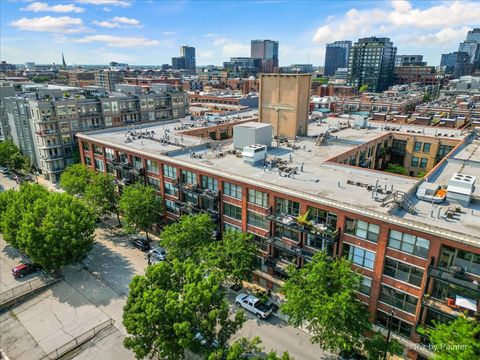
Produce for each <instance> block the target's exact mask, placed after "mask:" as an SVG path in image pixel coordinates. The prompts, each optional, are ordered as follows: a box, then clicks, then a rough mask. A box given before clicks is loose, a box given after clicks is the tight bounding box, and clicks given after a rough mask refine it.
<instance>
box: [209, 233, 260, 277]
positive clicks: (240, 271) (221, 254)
mask: <svg viewBox="0 0 480 360" xmlns="http://www.w3.org/2000/svg"><path fill="white" fill-rule="evenodd" d="M257 252H258V248H257V246H256V245H255V244H254V243H253V236H252V235H251V234H248V233H242V232H239V231H234V230H227V231H226V232H224V234H223V239H222V241H218V242H213V243H211V244H210V246H208V247H207V248H206V249H205V251H204V253H203V255H202V258H204V259H205V261H206V262H207V263H208V264H209V265H210V266H211V267H213V268H217V269H220V270H222V273H223V274H224V275H225V276H226V277H227V279H228V280H231V281H233V282H234V283H235V284H239V283H241V282H242V281H249V280H251V278H252V271H253V270H254V269H255V255H256V254H257Z"/></svg>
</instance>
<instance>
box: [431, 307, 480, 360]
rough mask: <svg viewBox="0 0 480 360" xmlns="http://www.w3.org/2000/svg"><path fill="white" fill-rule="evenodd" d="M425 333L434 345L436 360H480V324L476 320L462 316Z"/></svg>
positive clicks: (437, 323)
mask: <svg viewBox="0 0 480 360" xmlns="http://www.w3.org/2000/svg"><path fill="white" fill-rule="evenodd" d="M423 332H424V333H426V335H427V336H428V338H429V339H430V342H431V343H432V345H433V352H434V354H435V356H434V360H470V359H480V323H479V322H478V321H477V320H475V319H468V318H466V317H465V316H463V315H460V316H458V317H457V318H456V319H455V320H452V321H450V322H449V323H439V322H436V323H435V326H434V328H433V329H428V330H426V329H423Z"/></svg>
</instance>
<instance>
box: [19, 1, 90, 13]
mask: <svg viewBox="0 0 480 360" xmlns="http://www.w3.org/2000/svg"><path fill="white" fill-rule="evenodd" d="M20 10H22V11H33V12H43V11H50V12H56V13H69V12H73V13H83V12H84V11H85V9H84V8H81V7H78V6H75V5H73V4H58V5H52V6H49V5H48V4H47V3H43V2H34V3H31V4H29V5H28V6H26V7H23V8H20Z"/></svg>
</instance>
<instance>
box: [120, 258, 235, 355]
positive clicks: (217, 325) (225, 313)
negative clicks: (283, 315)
mask: <svg viewBox="0 0 480 360" xmlns="http://www.w3.org/2000/svg"><path fill="white" fill-rule="evenodd" d="M243 322H244V315H243V312H237V313H236V314H235V316H234V318H231V317H230V316H229V306H228V302H227V301H226V300H225V297H224V293H223V292H222V290H221V288H220V278H219V277H218V275H217V274H216V273H211V274H210V273H208V270H207V269H206V268H205V267H203V266H199V265H198V264H197V263H195V262H193V261H191V260H190V259H188V260H185V261H183V262H182V261H179V260H177V259H173V260H172V261H170V262H168V263H167V262H161V263H158V264H156V265H153V266H150V267H149V268H148V269H147V272H146V273H145V275H143V276H135V277H134V279H133V281H132V283H131V284H130V292H129V295H128V299H127V304H126V305H125V307H124V313H123V324H124V326H125V328H126V329H127V332H128V334H129V336H128V337H127V338H126V339H125V341H124V344H125V346H126V347H127V348H128V349H131V350H132V351H133V352H134V353H135V355H136V357H137V358H139V359H140V358H143V357H146V356H151V357H153V356H157V357H159V358H167V359H179V358H183V356H184V353H185V351H191V352H193V353H196V354H201V355H202V357H203V358H208V357H209V355H210V354H211V353H214V352H218V351H227V349H228V342H229V340H230V338H231V336H232V335H233V334H235V333H236V332H237V331H238V329H239V328H240V327H241V326H242V324H243ZM222 349H225V350H222Z"/></svg>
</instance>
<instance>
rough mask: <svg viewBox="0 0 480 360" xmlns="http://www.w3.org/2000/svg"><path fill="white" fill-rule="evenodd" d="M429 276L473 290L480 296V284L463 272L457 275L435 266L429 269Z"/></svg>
mask: <svg viewBox="0 0 480 360" xmlns="http://www.w3.org/2000/svg"><path fill="white" fill-rule="evenodd" d="M428 275H429V276H431V277H433V278H435V279H439V280H443V281H445V282H448V283H451V284H454V285H458V286H461V287H463V288H465V289H468V290H472V291H474V292H476V293H477V294H479V295H480V282H479V281H478V280H476V279H474V278H473V277H470V276H468V275H466V274H462V273H461V272H459V273H455V272H451V271H448V270H446V269H442V268H438V267H435V266H429V267H428Z"/></svg>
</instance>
